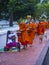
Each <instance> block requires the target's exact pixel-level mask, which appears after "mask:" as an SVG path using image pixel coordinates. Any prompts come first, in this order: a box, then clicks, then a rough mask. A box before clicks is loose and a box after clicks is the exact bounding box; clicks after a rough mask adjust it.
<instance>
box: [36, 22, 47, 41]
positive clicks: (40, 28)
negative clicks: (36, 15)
mask: <svg viewBox="0 0 49 65" xmlns="http://www.w3.org/2000/svg"><path fill="white" fill-rule="evenodd" d="M45 30H46V25H45V23H44V22H43V21H39V23H38V29H37V32H38V35H39V37H40V38H39V39H40V41H41V42H42V39H43V35H44V32H45Z"/></svg>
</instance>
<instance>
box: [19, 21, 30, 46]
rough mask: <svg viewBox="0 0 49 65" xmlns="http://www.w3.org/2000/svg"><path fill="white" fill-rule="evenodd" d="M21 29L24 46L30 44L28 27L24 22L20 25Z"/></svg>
mask: <svg viewBox="0 0 49 65" xmlns="http://www.w3.org/2000/svg"><path fill="white" fill-rule="evenodd" d="M19 27H20V31H21V39H22V42H21V43H22V45H26V44H28V43H30V39H29V35H28V33H27V30H26V29H27V25H26V24H25V23H24V22H23V23H21V25H19ZM26 42H27V43H26Z"/></svg>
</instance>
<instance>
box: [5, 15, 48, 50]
mask: <svg viewBox="0 0 49 65" xmlns="http://www.w3.org/2000/svg"><path fill="white" fill-rule="evenodd" d="M17 23H18V25H19V30H18V33H17V35H18V42H17V43H15V42H14V44H17V46H18V49H19V51H20V43H21V45H23V48H24V49H26V48H27V45H30V46H32V44H33V40H34V38H35V36H36V35H38V36H39V40H40V43H42V39H43V35H44V32H45V31H46V29H47V28H49V24H48V22H47V21H42V20H39V22H38V23H36V22H34V20H33V18H31V16H27V21H26V22H21V21H20V20H18V21H17ZM8 34H9V33H8ZM11 36H12V35H11ZM8 38H10V37H8ZM10 39H11V38H10ZM14 41H15V40H14ZM10 42H11V41H10ZM7 43H8V42H7ZM11 45H12V44H11ZM9 46H10V45H9V44H7V45H6V48H7V47H8V48H9ZM12 47H13V46H12ZM15 47H16V45H15Z"/></svg>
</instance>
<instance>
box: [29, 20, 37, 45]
mask: <svg viewBox="0 0 49 65" xmlns="http://www.w3.org/2000/svg"><path fill="white" fill-rule="evenodd" d="M28 28H29V31H30V32H29V36H30V39H31V45H32V43H33V40H34V38H35V33H36V32H37V29H36V28H37V25H36V24H35V23H34V22H32V21H31V20H30V21H29V24H28Z"/></svg>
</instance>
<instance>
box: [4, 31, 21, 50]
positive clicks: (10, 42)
mask: <svg viewBox="0 0 49 65" xmlns="http://www.w3.org/2000/svg"><path fill="white" fill-rule="evenodd" d="M11 32H12V31H8V32H7V41H6V46H5V48H4V50H7V51H8V50H10V49H11V48H12V47H18V44H19V42H16V37H15V34H14V33H11ZM19 51H20V48H19Z"/></svg>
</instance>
